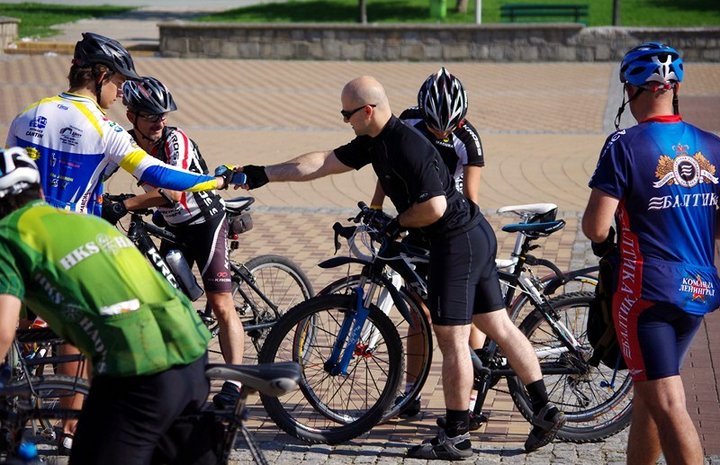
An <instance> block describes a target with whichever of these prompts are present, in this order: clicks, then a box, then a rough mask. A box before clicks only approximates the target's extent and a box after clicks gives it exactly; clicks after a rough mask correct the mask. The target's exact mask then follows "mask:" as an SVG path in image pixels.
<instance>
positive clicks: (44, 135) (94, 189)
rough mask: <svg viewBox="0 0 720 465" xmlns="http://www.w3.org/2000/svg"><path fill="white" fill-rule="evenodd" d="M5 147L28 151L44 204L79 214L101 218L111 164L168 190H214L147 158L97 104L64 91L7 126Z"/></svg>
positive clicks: (208, 182)
mask: <svg viewBox="0 0 720 465" xmlns="http://www.w3.org/2000/svg"><path fill="white" fill-rule="evenodd" d="M6 146H8V147H12V146H20V147H25V148H26V149H28V153H29V154H30V156H31V157H33V158H34V159H35V162H36V163H37V165H38V168H39V170H40V180H41V184H42V189H43V192H44V193H45V198H46V200H47V202H48V203H50V204H51V205H53V206H55V207H59V208H64V209H67V210H71V211H77V212H81V213H91V214H95V215H100V214H101V211H102V193H103V173H104V172H105V170H106V168H107V167H108V166H109V165H110V166H113V165H115V166H120V167H121V168H123V169H124V170H125V171H128V172H129V173H131V174H132V175H133V176H135V177H136V178H137V179H139V180H141V181H145V182H150V183H152V184H153V185H156V186H161V187H166V188H168V189H173V190H178V191H188V190H189V191H202V190H208V189H213V188H216V187H217V181H216V180H215V178H213V177H211V176H206V175H202V174H194V173H189V172H187V171H182V170H180V169H178V168H175V167H171V166H168V165H165V164H163V163H162V162H161V161H159V160H157V159H155V158H153V157H151V156H149V155H148V154H147V153H145V151H144V150H142V149H141V148H139V147H138V146H137V144H136V143H135V141H134V140H133V139H132V137H130V135H129V134H128V132H127V131H125V129H124V128H123V127H122V126H120V125H119V124H117V123H115V122H113V121H110V120H109V119H108V117H107V116H106V115H105V112H104V111H103V110H102V109H101V108H100V107H99V106H98V104H97V102H95V100H93V99H90V98H87V97H85V96H82V95H77V94H72V93H68V92H64V93H62V94H60V95H57V96H55V97H49V98H45V99H42V100H39V101H37V102H35V103H33V104H32V105H30V106H29V107H27V108H26V109H25V110H23V112H22V113H20V114H19V115H18V116H17V117H16V118H15V119H14V120H13V122H12V123H11V125H10V130H9V132H8V137H7V141H6Z"/></svg>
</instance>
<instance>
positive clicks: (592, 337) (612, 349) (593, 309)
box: [587, 248, 627, 370]
mask: <svg viewBox="0 0 720 465" xmlns="http://www.w3.org/2000/svg"><path fill="white" fill-rule="evenodd" d="M619 262H620V256H619V253H618V250H617V248H613V250H612V251H610V252H608V253H607V254H605V256H603V257H602V258H601V259H600V272H599V275H598V284H597V287H595V299H593V301H592V302H591V303H590V309H589V311H588V321H587V336H588V341H589V342H590V345H591V346H592V348H593V355H592V357H591V358H590V360H589V361H588V363H589V364H590V365H592V366H598V365H599V364H600V363H602V364H603V365H605V366H607V367H609V368H612V369H617V370H626V369H627V365H626V364H625V359H624V358H623V356H622V353H621V352H620V346H619V345H618V340H617V335H616V334H615V324H614V323H613V318H612V300H613V294H614V292H615V288H616V286H617V277H618V265H619Z"/></svg>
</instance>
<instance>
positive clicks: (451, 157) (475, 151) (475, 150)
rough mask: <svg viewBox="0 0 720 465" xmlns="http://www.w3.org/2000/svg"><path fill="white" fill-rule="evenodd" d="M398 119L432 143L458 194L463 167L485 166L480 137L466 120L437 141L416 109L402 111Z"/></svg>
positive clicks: (460, 188)
mask: <svg viewBox="0 0 720 465" xmlns="http://www.w3.org/2000/svg"><path fill="white" fill-rule="evenodd" d="M400 119H401V120H403V121H404V122H406V123H408V124H410V125H411V126H413V127H414V128H415V129H417V130H418V131H420V133H421V134H422V135H423V136H425V137H426V138H427V139H428V140H429V141H430V142H432V143H433V145H434V146H435V148H436V149H437V151H438V152H439V153H440V157H441V158H442V159H443V161H444V162H445V164H446V165H447V167H448V169H449V170H450V174H451V175H452V176H453V178H455V187H456V189H457V190H459V191H460V192H462V190H463V167H465V166H467V165H472V166H480V167H482V166H485V156H484V155H483V149H482V142H481V141H480V136H479V135H478V132H477V130H476V129H475V127H474V126H473V125H472V124H470V122H469V121H468V120H464V121H463V123H462V124H460V125H459V126H458V127H457V128H455V130H454V131H453V132H451V133H450V134H449V135H448V137H447V138H446V139H438V138H437V137H435V135H434V134H433V133H431V132H430V131H429V130H428V128H427V125H426V124H425V121H424V120H423V117H422V114H421V113H420V110H419V109H418V108H417V107H412V108H408V109H407V110H405V111H403V112H402V113H401V114H400Z"/></svg>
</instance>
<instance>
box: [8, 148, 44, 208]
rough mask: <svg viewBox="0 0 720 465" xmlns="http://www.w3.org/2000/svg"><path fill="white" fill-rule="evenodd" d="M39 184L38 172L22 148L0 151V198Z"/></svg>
mask: <svg viewBox="0 0 720 465" xmlns="http://www.w3.org/2000/svg"><path fill="white" fill-rule="evenodd" d="M38 184H40V172H39V171H38V167H37V165H36V164H35V162H34V161H33V160H32V158H30V156H29V155H28V154H27V152H26V151H25V149H24V148H21V147H11V148H8V149H0V198H3V197H5V196H6V195H16V194H19V193H21V192H22V191H24V190H25V189H27V188H28V187H30V186H33V185H38Z"/></svg>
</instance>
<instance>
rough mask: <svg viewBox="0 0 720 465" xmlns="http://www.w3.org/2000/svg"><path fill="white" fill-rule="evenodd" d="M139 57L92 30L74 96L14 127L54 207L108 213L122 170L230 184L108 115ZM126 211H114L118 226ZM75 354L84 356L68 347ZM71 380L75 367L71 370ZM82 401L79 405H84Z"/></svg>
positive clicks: (171, 181)
mask: <svg viewBox="0 0 720 465" xmlns="http://www.w3.org/2000/svg"><path fill="white" fill-rule="evenodd" d="M138 78H139V76H138V75H137V73H136V72H135V66H134V64H133V60H132V57H131V56H130V54H129V53H128V51H127V50H125V48H123V46H122V45H120V43H119V42H117V41H116V40H113V39H110V38H108V37H104V36H102V35H99V34H95V33H91V32H86V33H83V34H82V40H80V41H78V42H77V44H76V45H75V52H74V55H73V60H72V65H71V67H70V73H69V75H68V80H69V90H68V91H67V92H63V93H61V94H60V95H57V96H54V97H49V98H45V99H42V100H39V101H37V102H35V103H33V104H31V105H30V106H28V107H27V108H26V109H25V110H23V112H22V113H20V114H19V115H18V116H17V117H15V119H14V120H13V121H12V123H11V124H10V130H9V132H8V137H7V141H6V144H5V145H6V147H12V146H20V147H25V148H26V149H27V150H28V153H29V154H30V156H31V157H32V158H33V159H34V160H36V162H37V164H38V168H39V169H40V178H41V183H42V188H43V192H44V193H45V198H46V201H47V202H48V203H49V204H50V205H53V206H55V207H58V208H63V209H67V210H71V211H76V212H80V213H90V214H94V215H100V214H101V212H102V203H101V202H102V197H101V196H102V192H103V172H104V171H105V170H106V169H107V168H108V167H109V166H120V167H122V168H123V169H124V170H126V171H128V172H130V173H132V174H133V176H135V177H136V178H138V179H141V180H143V181H147V182H150V183H152V184H153V185H156V186H161V187H166V188H170V189H176V190H208V189H213V188H222V187H225V186H226V185H227V183H226V182H224V181H220V180H216V179H214V178H213V177H210V176H205V175H201V174H194V173H189V172H187V171H181V170H179V169H177V168H174V167H170V166H167V165H165V164H163V163H162V162H160V161H159V160H157V159H155V158H153V157H151V156H147V154H146V153H145V152H144V151H143V150H141V149H140V148H138V147H137V145H136V144H135V143H134V142H133V140H132V138H131V137H130V136H129V135H128V133H127V132H126V131H125V130H124V129H123V128H122V126H120V125H119V124H117V123H115V122H113V121H111V120H109V119H108V117H107V116H106V113H105V112H106V110H108V109H109V108H110V106H111V105H112V104H113V103H114V102H115V101H116V100H117V98H118V94H119V92H120V88H121V86H122V84H123V82H124V81H125V80H126V79H131V80H132V79H138ZM125 211H126V209H125V205H124V204H122V203H119V202H118V203H113V204H111V205H108V206H106V208H105V210H104V212H105V216H106V217H107V218H108V219H110V220H112V219H113V218H114V217H118V216H122V215H123V214H124V213H125ZM62 350H63V351H66V352H67V353H77V351H75V350H73V349H72V348H69V347H63V349H62ZM62 369H64V370H68V374H72V373H74V370H75V369H76V368H75V367H72V366H69V365H68V366H67V367H63V368H62ZM79 402H80V399H76V400H75V405H76V406H77V407H79ZM72 424H73V422H72V421H70V422H67V423H66V425H65V427H64V430H65V431H64V433H65V437H63V438H61V442H62V443H63V445H64V447H70V446H71V439H70V438H71V437H72V429H73V427H72Z"/></svg>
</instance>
